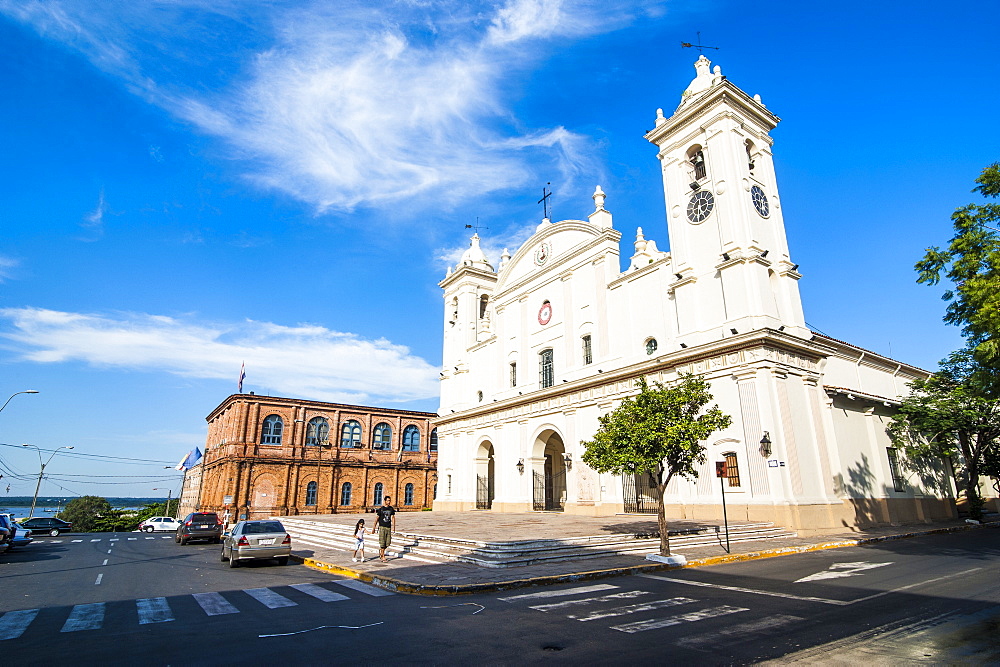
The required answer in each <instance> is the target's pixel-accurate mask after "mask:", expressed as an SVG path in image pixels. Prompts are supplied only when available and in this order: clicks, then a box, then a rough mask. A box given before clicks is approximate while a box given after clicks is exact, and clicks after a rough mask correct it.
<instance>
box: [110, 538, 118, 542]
mask: <svg viewBox="0 0 1000 667" xmlns="http://www.w3.org/2000/svg"><path fill="white" fill-rule="evenodd" d="M117 541H118V538H117V537H112V538H111V539H109V540H108V542H117Z"/></svg>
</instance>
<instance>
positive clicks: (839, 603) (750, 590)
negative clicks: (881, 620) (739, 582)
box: [638, 574, 851, 606]
mask: <svg viewBox="0 0 1000 667" xmlns="http://www.w3.org/2000/svg"><path fill="white" fill-rule="evenodd" d="M638 576H640V577H645V578H647V579H659V580H660V581H669V582H670V583H672V584H685V585H687V586H701V587H703V588H718V589H719V590H723V591H734V592H736V593H751V594H753V595H767V596H770V597H775V598H787V599H789V600H803V601H805V602H822V603H823V604H832V605H837V606H845V605H849V604H851V603H850V602H847V601H844V600H828V599H826V598H816V597H810V596H806V595H792V594H791V593H775V592H774V591H760V590H756V589H753V588H743V587H741V586H723V585H722V584H707V583H705V582H703V581H688V580H686V579H674V578H672V577H661V576H660V575H658V574H640V575H638Z"/></svg>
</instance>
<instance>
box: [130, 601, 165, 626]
mask: <svg viewBox="0 0 1000 667" xmlns="http://www.w3.org/2000/svg"><path fill="white" fill-rule="evenodd" d="M135 606H136V609H137V610H138V611H139V625H147V624H149V623H166V622H167V621H172V620H174V615H173V614H172V613H171V612H170V605H169V604H167V598H142V599H141V600H136V601H135Z"/></svg>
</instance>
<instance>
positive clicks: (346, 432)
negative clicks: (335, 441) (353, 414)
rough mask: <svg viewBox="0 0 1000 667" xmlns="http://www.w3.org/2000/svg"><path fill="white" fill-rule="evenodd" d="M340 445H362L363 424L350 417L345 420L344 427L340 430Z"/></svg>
mask: <svg viewBox="0 0 1000 667" xmlns="http://www.w3.org/2000/svg"><path fill="white" fill-rule="evenodd" d="M340 446H341V447H360V446H361V424H359V423H358V422H356V421H354V420H353V419H349V420H347V421H346V422H344V427H343V428H342V429H341V430H340Z"/></svg>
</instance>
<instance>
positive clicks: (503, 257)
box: [498, 248, 510, 269]
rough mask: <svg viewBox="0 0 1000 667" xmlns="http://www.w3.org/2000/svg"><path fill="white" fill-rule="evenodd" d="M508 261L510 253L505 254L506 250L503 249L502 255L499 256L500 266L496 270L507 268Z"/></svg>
mask: <svg viewBox="0 0 1000 667" xmlns="http://www.w3.org/2000/svg"><path fill="white" fill-rule="evenodd" d="M509 261H510V253H509V252H507V248H504V249H503V253H502V254H501V255H500V266H499V267H498V268H501V269H502V268H503V267H505V266H507V262H509Z"/></svg>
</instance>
